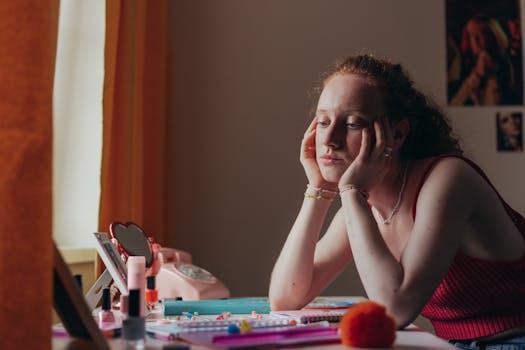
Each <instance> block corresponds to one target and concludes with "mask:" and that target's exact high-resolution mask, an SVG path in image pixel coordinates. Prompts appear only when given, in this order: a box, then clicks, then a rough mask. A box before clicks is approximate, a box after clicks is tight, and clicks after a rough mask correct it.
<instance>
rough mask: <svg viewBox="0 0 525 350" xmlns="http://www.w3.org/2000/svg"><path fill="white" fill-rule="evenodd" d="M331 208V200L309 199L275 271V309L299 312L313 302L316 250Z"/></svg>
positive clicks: (272, 283)
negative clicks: (310, 295) (312, 291)
mask: <svg viewBox="0 0 525 350" xmlns="http://www.w3.org/2000/svg"><path fill="white" fill-rule="evenodd" d="M329 207H330V201H328V200H315V199H312V198H306V197H305V199H304V201H303V205H302V207H301V210H300V211H299V215H298V216H297V219H296V220H295V223H294V225H293V226H292V229H291V231H290V233H289V234H288V237H287V239H286V242H285V244H284V246H283V249H282V251H281V254H280V255H279V258H278V259H277V262H276V264H275V266H274V269H273V272H272V276H271V281H270V291H269V296H270V303H271V305H272V309H281V310H282V309H296V308H299V307H302V306H303V305H304V304H306V303H307V302H308V301H309V300H308V299H309V291H310V289H311V284H312V281H313V271H314V255H315V247H316V244H317V241H318V239H319V235H320V233H321V229H322V226H323V223H324V220H325V218H326V214H327V212H328V208H329Z"/></svg>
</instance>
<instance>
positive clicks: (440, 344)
mask: <svg viewBox="0 0 525 350" xmlns="http://www.w3.org/2000/svg"><path fill="white" fill-rule="evenodd" d="M323 298H325V297H323ZM326 298H330V299H334V300H337V299H343V300H349V299H350V300H352V299H355V301H361V300H364V298H362V297H354V298H351V297H326ZM108 342H109V344H110V348H111V349H113V350H120V349H122V350H124V349H126V346H125V343H124V341H123V340H122V339H120V338H116V339H109V340H108ZM166 344H169V342H163V341H160V340H156V339H151V338H148V337H147V338H146V349H151V350H154V349H159V350H161V349H162V347H163V346H164V345H166ZM52 348H53V349H55V350H66V349H67V350H86V349H92V348H93V345H92V344H91V343H90V342H87V341H83V340H81V339H73V338H67V337H65V338H64V337H53V340H52ZM209 349H210V348H207V347H203V346H199V345H191V350H209ZM281 349H283V348H281ZM290 349H291V348H290ZM293 349H294V350H297V349H307V350H351V349H357V348H349V347H345V346H344V345H342V344H313V345H304V346H294V347H293ZM392 349H406V350H417V349H436V350H440V349H451V350H453V349H457V348H455V347H454V346H452V345H450V344H449V343H447V342H446V341H444V340H442V339H440V338H438V337H437V336H435V335H433V334H431V333H428V332H426V331H424V330H421V329H419V328H417V327H416V326H409V327H407V328H406V329H404V330H399V331H397V332H396V341H395V343H394V347H393V348H392Z"/></svg>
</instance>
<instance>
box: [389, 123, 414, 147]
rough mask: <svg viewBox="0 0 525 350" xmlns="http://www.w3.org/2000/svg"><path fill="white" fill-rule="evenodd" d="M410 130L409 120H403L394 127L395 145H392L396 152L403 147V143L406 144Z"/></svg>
mask: <svg viewBox="0 0 525 350" xmlns="http://www.w3.org/2000/svg"><path fill="white" fill-rule="evenodd" d="M409 130H410V123H409V122H408V120H407V119H406V118H405V119H402V120H401V121H400V122H398V123H396V124H395V125H394V126H393V130H392V132H393V135H394V144H393V145H392V148H393V149H394V150H398V149H400V148H401V146H403V143H405V140H406V138H407V136H408V132H409Z"/></svg>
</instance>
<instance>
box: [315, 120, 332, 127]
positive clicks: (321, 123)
mask: <svg viewBox="0 0 525 350" xmlns="http://www.w3.org/2000/svg"><path fill="white" fill-rule="evenodd" d="M329 124H330V123H328V122H324V121H319V122H317V125H319V126H320V127H321V128H326V127H328V125H329Z"/></svg>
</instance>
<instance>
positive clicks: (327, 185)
mask: <svg viewBox="0 0 525 350" xmlns="http://www.w3.org/2000/svg"><path fill="white" fill-rule="evenodd" d="M316 131H317V117H315V118H314V119H313V120H312V123H310V126H309V127H308V129H307V130H306V132H305V133H304V137H303V140H302V142H301V155H300V160H301V164H302V165H303V168H304V171H305V173H306V177H307V178H308V183H309V184H310V185H311V186H313V187H317V188H324V189H327V190H336V189H337V186H336V184H335V183H332V182H328V181H326V180H325V179H324V178H323V175H322V174H321V170H320V169H319V164H317V158H316V147H315V133H316Z"/></svg>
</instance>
